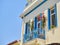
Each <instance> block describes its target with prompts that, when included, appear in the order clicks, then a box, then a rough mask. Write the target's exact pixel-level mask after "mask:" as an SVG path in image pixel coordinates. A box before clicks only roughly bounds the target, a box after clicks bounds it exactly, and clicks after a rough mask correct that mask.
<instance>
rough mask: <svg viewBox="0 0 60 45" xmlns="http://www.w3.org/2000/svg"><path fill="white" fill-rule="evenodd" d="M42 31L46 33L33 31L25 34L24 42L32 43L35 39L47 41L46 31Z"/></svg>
mask: <svg viewBox="0 0 60 45" xmlns="http://www.w3.org/2000/svg"><path fill="white" fill-rule="evenodd" d="M42 31H44V32H43V33H39V31H38V30H33V31H31V32H30V33H28V34H24V39H23V40H24V42H27V41H30V40H32V39H35V38H40V39H45V30H42Z"/></svg>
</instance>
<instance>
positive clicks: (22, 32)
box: [20, 21, 25, 45]
mask: <svg viewBox="0 0 60 45" xmlns="http://www.w3.org/2000/svg"><path fill="white" fill-rule="evenodd" d="M24 29H25V24H24V21H23V22H22V30H21V44H20V45H23V35H24V32H25V31H24Z"/></svg>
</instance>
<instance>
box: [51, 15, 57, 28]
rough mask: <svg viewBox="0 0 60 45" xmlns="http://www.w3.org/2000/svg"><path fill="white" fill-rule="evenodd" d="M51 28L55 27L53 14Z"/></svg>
mask: <svg viewBox="0 0 60 45" xmlns="http://www.w3.org/2000/svg"><path fill="white" fill-rule="evenodd" d="M51 25H52V28H53V27H55V26H56V24H55V14H53V15H52V24H51Z"/></svg>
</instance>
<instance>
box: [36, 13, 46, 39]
mask: <svg viewBox="0 0 60 45" xmlns="http://www.w3.org/2000/svg"><path fill="white" fill-rule="evenodd" d="M37 20H38V21H37V28H38V38H41V39H45V24H46V18H45V16H44V15H43V14H41V15H39V16H38V17H37Z"/></svg>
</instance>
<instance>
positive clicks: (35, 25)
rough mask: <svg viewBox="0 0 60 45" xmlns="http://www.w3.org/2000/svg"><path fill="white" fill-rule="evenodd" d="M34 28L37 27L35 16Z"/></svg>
mask: <svg viewBox="0 0 60 45" xmlns="http://www.w3.org/2000/svg"><path fill="white" fill-rule="evenodd" d="M34 29H35V30H36V29H37V17H35V21H34Z"/></svg>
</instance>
